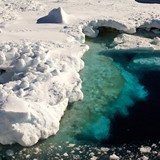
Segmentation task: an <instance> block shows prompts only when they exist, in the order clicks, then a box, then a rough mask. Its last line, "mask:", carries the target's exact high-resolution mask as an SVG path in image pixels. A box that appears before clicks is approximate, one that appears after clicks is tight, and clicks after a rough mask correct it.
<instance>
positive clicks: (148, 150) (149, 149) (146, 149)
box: [139, 146, 151, 153]
mask: <svg viewBox="0 0 160 160" xmlns="http://www.w3.org/2000/svg"><path fill="white" fill-rule="evenodd" d="M139 150H140V152H141V153H150V151H151V147H149V146H141V148H140V149H139Z"/></svg>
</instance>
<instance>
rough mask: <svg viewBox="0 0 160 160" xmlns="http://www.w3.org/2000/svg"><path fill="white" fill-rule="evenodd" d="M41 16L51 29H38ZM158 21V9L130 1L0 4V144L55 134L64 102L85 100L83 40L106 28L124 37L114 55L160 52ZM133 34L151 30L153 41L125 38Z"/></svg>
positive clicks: (47, 0) (41, 26) (9, 1)
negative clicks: (145, 50)
mask: <svg viewBox="0 0 160 160" xmlns="http://www.w3.org/2000/svg"><path fill="white" fill-rule="evenodd" d="M59 7H61V8H59ZM56 8H59V9H56ZM62 8H63V9H62ZM50 11H51V12H50ZM49 12H50V13H49ZM48 13H49V14H48ZM52 13H54V14H52ZM45 15H48V16H49V19H51V20H53V21H51V22H54V24H49V23H43V24H37V23H36V22H37V20H38V19H39V18H41V17H44V16H45ZM159 19H160V11H159V5H158V4H153V5H151V4H150V5H147V4H143V3H137V2H136V1H134V0H127V1H126V2H125V3H123V1H122V0H120V1H116V0H114V1H113V0H108V1H104V0H100V1H96V0H93V1H90V2H88V1H85V0H82V1H75V0H67V1H63V0H62V1H50V0H39V1H38V0H35V1H32V0H29V1H28V0H24V1H21V0H18V1H14V0H7V1H6V0H2V1H1V2H0V83H1V84H0V88H1V89H0V143H1V144H12V143H19V144H21V145H23V146H31V145H33V144H35V143H37V142H38V140H39V139H45V138H47V137H49V136H51V135H54V134H56V133H57V131H58V130H59V123H60V120H61V117H62V116H63V114H64V111H65V109H66V107H67V105H68V102H74V101H78V100H81V99H83V93H82V92H81V83H82V81H81V79H80V76H79V73H78V72H79V71H80V70H81V69H82V68H83V67H84V63H83V61H82V60H81V58H82V56H83V54H84V53H85V51H87V50H88V46H86V45H85V44H83V42H85V35H87V36H89V37H96V36H97V35H98V33H99V31H98V28H99V27H110V28H114V29H117V30H120V31H121V32H124V33H122V35H121V37H117V39H115V42H116V43H117V49H126V48H130V47H132V48H141V47H143V48H148V47H151V48H152V49H159V46H160V45H159V38H158V37H159V30H160V20H159ZM55 23H56V24H55ZM136 28H145V29H146V30H150V29H152V31H154V33H155V34H157V38H155V39H153V40H150V39H147V38H140V37H135V36H133V35H127V34H126V33H130V34H133V33H135V32H136ZM153 29H154V30H153ZM135 41H136V42H135ZM118 47H119V48H118ZM140 60H141V59H134V63H140V64H142V63H141V62H140ZM144 61H145V60H143V62H144ZM149 61H151V60H149ZM145 62H146V61H145ZM154 62H155V60H154ZM146 63H147V65H148V62H146ZM155 63H157V61H156V62H155ZM149 65H150V64H149ZM156 65H157V64H156ZM158 67H159V60H158ZM33 133H34V134H33Z"/></svg>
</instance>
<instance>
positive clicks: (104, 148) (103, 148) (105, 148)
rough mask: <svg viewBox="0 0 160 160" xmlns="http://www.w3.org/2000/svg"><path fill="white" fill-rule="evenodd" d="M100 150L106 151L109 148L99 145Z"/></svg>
mask: <svg viewBox="0 0 160 160" xmlns="http://www.w3.org/2000/svg"><path fill="white" fill-rule="evenodd" d="M100 150H101V151H102V152H108V151H109V148H107V147H101V148H100Z"/></svg>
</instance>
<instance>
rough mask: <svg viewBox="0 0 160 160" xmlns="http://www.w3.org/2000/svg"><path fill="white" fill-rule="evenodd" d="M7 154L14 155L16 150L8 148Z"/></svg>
mask: <svg viewBox="0 0 160 160" xmlns="http://www.w3.org/2000/svg"><path fill="white" fill-rule="evenodd" d="M6 155H7V156H10V157H12V156H13V155H14V151H13V150H12V149H8V150H7V151H6Z"/></svg>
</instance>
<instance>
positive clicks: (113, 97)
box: [2, 31, 148, 159]
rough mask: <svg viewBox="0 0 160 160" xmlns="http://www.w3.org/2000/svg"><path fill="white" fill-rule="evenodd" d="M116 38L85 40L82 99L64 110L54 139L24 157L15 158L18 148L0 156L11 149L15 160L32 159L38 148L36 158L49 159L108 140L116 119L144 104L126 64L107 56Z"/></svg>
mask: <svg viewBox="0 0 160 160" xmlns="http://www.w3.org/2000/svg"><path fill="white" fill-rule="evenodd" d="M117 34H118V32H114V31H111V32H107V33H105V34H104V35H100V37H98V38H96V39H95V40H90V39H88V40H87V42H86V43H87V44H88V45H89V46H90V50H89V51H88V52H87V53H86V54H85V55H84V56H83V60H84V62H85V67H84V69H83V70H82V71H81V72H80V75H81V79H82V81H83V83H82V91H83V93H84V99H83V100H82V101H78V102H75V103H73V104H70V105H69V106H68V109H67V111H66V112H65V115H64V117H63V118H62V121H61V126H60V130H59V132H58V133H57V135H56V136H53V137H50V138H49V139H47V140H44V141H40V142H39V143H38V144H36V145H35V146H33V147H31V148H29V149H26V150H25V151H24V154H19V153H20V151H22V150H23V148H22V147H20V146H19V145H12V146H6V147H2V150H4V151H3V152H5V150H6V149H8V148H12V149H13V150H15V152H17V157H18V159H24V156H26V155H27V154H29V155H30V158H31V159H32V158H34V157H37V155H36V154H34V150H35V148H36V147H38V148H40V150H41V151H43V152H41V154H40V153H38V156H39V157H41V158H40V159H43V156H47V157H52V156H53V155H56V153H57V152H62V153H63V152H65V151H67V150H68V148H67V147H66V146H67V145H66V144H68V143H74V144H76V145H80V144H82V145H85V144H95V145H96V144H98V143H99V142H101V141H102V140H107V139H108V138H109V137H110V129H111V126H112V120H113V119H114V117H115V116H116V115H122V116H127V115H128V108H129V107H132V106H134V104H135V103H136V102H137V101H139V100H146V97H147V95H148V92H147V91H146V90H145V88H144V86H143V85H142V84H140V82H139V79H138V77H137V75H135V74H134V73H131V72H129V71H128V70H127V69H126V68H125V66H126V65H124V64H125V63H126V64H127V60H125V58H122V60H121V62H120V61H115V60H114V58H113V57H111V56H109V54H107V53H109V50H110V48H112V47H113V45H112V41H113V38H114V37H116V36H117ZM112 52H114V50H112ZM102 53H103V54H102ZM4 154H5V153H4ZM20 157H21V158H20Z"/></svg>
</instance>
